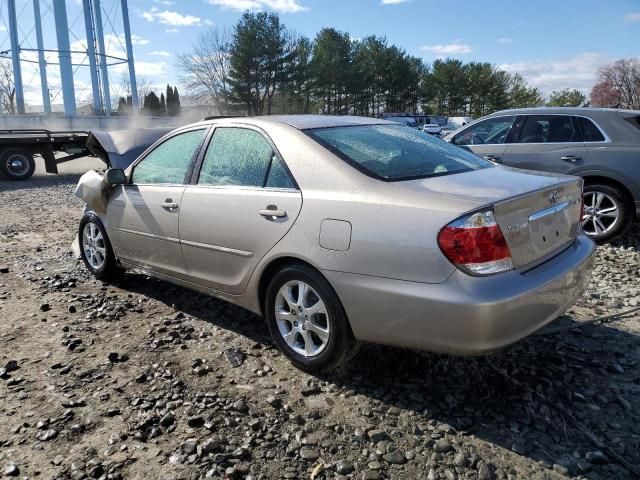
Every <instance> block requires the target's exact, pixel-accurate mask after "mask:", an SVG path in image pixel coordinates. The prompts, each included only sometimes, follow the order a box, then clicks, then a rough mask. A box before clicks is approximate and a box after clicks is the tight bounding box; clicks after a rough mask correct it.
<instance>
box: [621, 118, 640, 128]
mask: <svg viewBox="0 0 640 480" xmlns="http://www.w3.org/2000/svg"><path fill="white" fill-rule="evenodd" d="M624 120H625V122H629V123H630V124H631V125H633V126H634V127H636V128H637V129H638V130H640V115H635V116H631V117H624Z"/></svg>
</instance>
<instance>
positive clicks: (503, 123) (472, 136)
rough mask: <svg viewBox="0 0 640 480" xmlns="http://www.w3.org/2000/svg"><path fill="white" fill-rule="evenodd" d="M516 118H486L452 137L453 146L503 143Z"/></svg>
mask: <svg viewBox="0 0 640 480" xmlns="http://www.w3.org/2000/svg"><path fill="white" fill-rule="evenodd" d="M515 119H516V117H513V116H507V117H495V118H487V119H486V120H482V121H481V122H478V123H476V124H475V125H472V126H470V127H469V128H467V129H465V130H464V131H462V132H460V133H459V134H457V135H456V136H455V137H453V143H454V144H455V145H496V144H502V143H505V142H506V140H507V136H508V135H509V131H510V130H511V126H512V125H513V121H514V120H515Z"/></svg>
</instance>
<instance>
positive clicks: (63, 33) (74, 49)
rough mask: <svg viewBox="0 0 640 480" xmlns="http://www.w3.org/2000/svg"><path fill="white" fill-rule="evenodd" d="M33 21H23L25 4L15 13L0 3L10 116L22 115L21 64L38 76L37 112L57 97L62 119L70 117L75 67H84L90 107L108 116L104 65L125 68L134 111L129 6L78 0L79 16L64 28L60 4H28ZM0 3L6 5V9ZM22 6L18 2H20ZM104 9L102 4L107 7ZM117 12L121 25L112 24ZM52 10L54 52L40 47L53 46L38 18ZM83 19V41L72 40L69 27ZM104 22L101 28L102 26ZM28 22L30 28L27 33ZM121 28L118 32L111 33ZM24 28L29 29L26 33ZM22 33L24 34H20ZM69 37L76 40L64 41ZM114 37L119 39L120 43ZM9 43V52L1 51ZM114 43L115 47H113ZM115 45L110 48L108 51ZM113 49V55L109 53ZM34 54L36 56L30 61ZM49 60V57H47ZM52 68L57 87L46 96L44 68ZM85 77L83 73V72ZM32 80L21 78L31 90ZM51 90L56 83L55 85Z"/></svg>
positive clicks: (12, 4) (121, 1)
mask: <svg viewBox="0 0 640 480" xmlns="http://www.w3.org/2000/svg"><path fill="white" fill-rule="evenodd" d="M32 2H33V9H32V13H33V19H32V20H33V21H32V22H30V21H29V20H28V14H29V13H30V12H29V11H27V5H28V4H29V2H28V1H26V2H24V4H21V5H20V7H21V8H20V11H19V12H18V11H17V9H16V0H6V2H5V1H4V0H0V27H2V25H3V24H4V26H5V28H6V30H7V32H8V38H5V39H4V43H3V42H2V36H0V61H3V60H2V59H3V58H6V59H10V60H11V69H12V71H13V87H14V88H15V107H16V113H25V95H24V87H25V78H24V76H23V74H24V72H25V68H26V67H25V65H29V66H30V67H31V69H32V70H33V66H34V65H37V67H36V69H37V72H34V76H35V73H39V75H38V76H39V80H40V87H41V88H40V90H41V95H42V105H43V111H44V112H45V113H47V114H48V113H51V103H52V102H51V97H54V98H56V97H58V96H59V95H60V94H61V95H62V101H63V104H64V115H65V116H75V115H76V89H77V88H76V85H75V83H74V80H78V78H77V76H78V71H79V69H80V67H86V68H87V69H88V74H89V78H90V85H91V92H92V109H93V112H94V113H95V114H97V115H101V114H102V115H107V116H109V115H110V114H111V93H112V86H111V82H110V76H109V67H113V66H114V65H121V64H126V65H127V70H128V84H129V89H130V92H129V94H130V95H131V100H132V105H133V108H134V109H137V108H138V106H139V105H138V95H137V85H136V74H135V67H134V62H133V43H132V41H131V28H130V24H129V8H128V5H127V0H82V12H81V13H80V14H79V16H78V17H77V18H76V19H75V20H74V19H72V22H71V25H69V19H68V10H67V5H66V0H32ZM3 3H6V11H5V7H4V5H3ZM21 3H22V2H21ZM107 3H108V5H107V8H106V9H105V4H107ZM118 9H119V10H120V13H121V17H120V20H121V22H118V21H117V18H116V17H117V13H118ZM51 11H53V23H54V28H55V44H56V48H45V44H46V42H47V41H49V42H50V43H52V42H53V40H54V38H53V35H51V30H44V31H43V27H42V25H43V20H45V18H46V16H47V14H48V13H49V12H51ZM80 16H82V17H83V19H84V35H85V37H86V38H85V39H81V38H78V36H77V35H76V34H75V33H73V30H72V28H73V26H75V24H76V23H77V21H78V19H79V17H80ZM103 19H106V24H105V23H103ZM29 24H32V25H33V28H31V29H30V30H29V26H30V25H29ZM118 27H120V28H122V32H118V31H116V30H117V28H118ZM107 29H108V31H109V32H110V33H109V34H108V40H109V41H108V42H105V35H104V32H105V30H107ZM27 30H29V31H27ZM26 31H27V33H25V32H26ZM34 32H35V42H36V46H35V48H34V47H33V46H32V43H31V42H32V39H31V38H30V36H31V34H33V33H34ZM70 34H71V35H73V36H74V38H75V39H76V41H75V42H74V43H73V44H72V43H71V42H70ZM120 37H124V45H123V44H122V41H121V39H120ZM7 39H8V40H9V44H10V48H9V49H6V50H3V48H4V45H5V44H6V42H7ZM118 43H119V45H120V47H117V44H118ZM114 45H116V47H114ZM113 50H115V52H114V51H113ZM34 54H37V58H35V57H34ZM47 56H49V57H55V56H57V61H55V60H56V58H51V59H48V58H47ZM51 65H56V66H58V68H59V88H58V91H57V92H55V94H54V95H52V91H51V89H50V85H49V84H50V80H49V76H48V74H47V67H48V66H51ZM84 72H85V73H87V72H86V70H85V71H84ZM33 81H34V78H32V79H31V80H27V82H26V85H27V86H28V88H31V85H32V83H33ZM56 86H57V85H56ZM0 93H1V92H0Z"/></svg>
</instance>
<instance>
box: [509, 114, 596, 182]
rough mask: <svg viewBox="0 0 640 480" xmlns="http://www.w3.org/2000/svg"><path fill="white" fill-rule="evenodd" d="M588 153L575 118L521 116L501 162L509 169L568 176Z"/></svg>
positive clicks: (564, 116) (565, 116)
mask: <svg viewBox="0 0 640 480" xmlns="http://www.w3.org/2000/svg"><path fill="white" fill-rule="evenodd" d="M588 154H589V151H588V149H587V146H586V145H585V143H584V141H583V138H582V134H581V131H580V128H579V125H578V123H577V120H576V119H575V117H573V116H571V115H524V116H522V117H519V118H518V120H517V122H516V130H515V135H514V138H513V142H512V143H510V144H509V145H508V146H507V149H506V151H505V153H504V158H503V163H504V164H505V165H508V166H510V167H516V168H525V169H529V170H542V171H545V172H555V173H570V172H571V171H572V170H574V169H576V168H577V167H579V166H580V165H582V164H584V162H585V161H586V159H587V156H588Z"/></svg>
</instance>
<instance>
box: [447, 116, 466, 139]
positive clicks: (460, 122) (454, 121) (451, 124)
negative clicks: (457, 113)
mask: <svg viewBox="0 0 640 480" xmlns="http://www.w3.org/2000/svg"><path fill="white" fill-rule="evenodd" d="M471 122H473V118H471V117H449V118H448V119H447V124H446V125H445V126H444V127H443V128H442V134H443V135H449V134H450V133H452V132H455V131H456V130H458V129H459V128H461V127H464V126H465V125H467V124H469V123H471Z"/></svg>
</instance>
